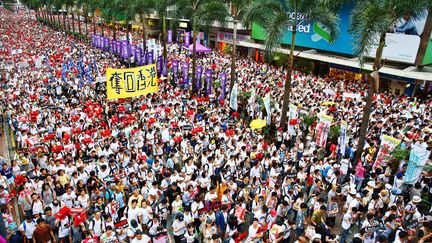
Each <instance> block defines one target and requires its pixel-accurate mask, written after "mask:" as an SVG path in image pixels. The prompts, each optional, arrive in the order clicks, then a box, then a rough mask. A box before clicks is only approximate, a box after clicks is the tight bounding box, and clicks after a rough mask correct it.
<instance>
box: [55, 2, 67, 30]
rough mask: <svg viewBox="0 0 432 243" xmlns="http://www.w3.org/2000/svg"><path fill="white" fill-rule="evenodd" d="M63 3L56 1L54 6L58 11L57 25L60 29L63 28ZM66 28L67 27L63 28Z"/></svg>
mask: <svg viewBox="0 0 432 243" xmlns="http://www.w3.org/2000/svg"><path fill="white" fill-rule="evenodd" d="M62 5H63V1H62V0H54V1H53V6H54V8H55V9H56V12H57V23H58V26H59V28H61V22H60V10H61V9H62ZM63 28H65V26H63Z"/></svg>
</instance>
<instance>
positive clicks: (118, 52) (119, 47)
mask: <svg viewBox="0 0 432 243" xmlns="http://www.w3.org/2000/svg"><path fill="white" fill-rule="evenodd" d="M115 54H117V55H119V56H120V54H121V42H120V41H116V49H115Z"/></svg>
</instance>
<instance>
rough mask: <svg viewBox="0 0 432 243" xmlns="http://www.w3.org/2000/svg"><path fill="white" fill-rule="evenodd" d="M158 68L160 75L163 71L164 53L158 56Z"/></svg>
mask: <svg viewBox="0 0 432 243" xmlns="http://www.w3.org/2000/svg"><path fill="white" fill-rule="evenodd" d="M156 69H157V73H158V75H159V76H160V75H161V73H162V55H161V56H158V58H157V63H156Z"/></svg>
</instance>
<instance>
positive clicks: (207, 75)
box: [205, 69, 212, 96]
mask: <svg viewBox="0 0 432 243" xmlns="http://www.w3.org/2000/svg"><path fill="white" fill-rule="evenodd" d="M205 79H206V84H207V90H206V94H207V96H209V95H210V94H211V88H212V70H211V69H207V70H206V71H205Z"/></svg>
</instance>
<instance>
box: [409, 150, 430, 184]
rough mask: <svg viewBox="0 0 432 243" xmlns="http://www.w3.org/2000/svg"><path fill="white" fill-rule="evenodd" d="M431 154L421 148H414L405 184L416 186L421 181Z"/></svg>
mask: <svg viewBox="0 0 432 243" xmlns="http://www.w3.org/2000/svg"><path fill="white" fill-rule="evenodd" d="M430 153H431V152H430V151H428V150H426V149H425V148H423V147H420V146H414V147H413V148H412V149H411V154H410V157H409V162H408V168H407V170H406V172H405V176H404V181H405V183H407V184H414V183H416V182H417V181H418V180H419V179H420V176H421V173H422V171H423V167H424V166H425V165H426V163H427V160H428V158H429V155H430Z"/></svg>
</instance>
